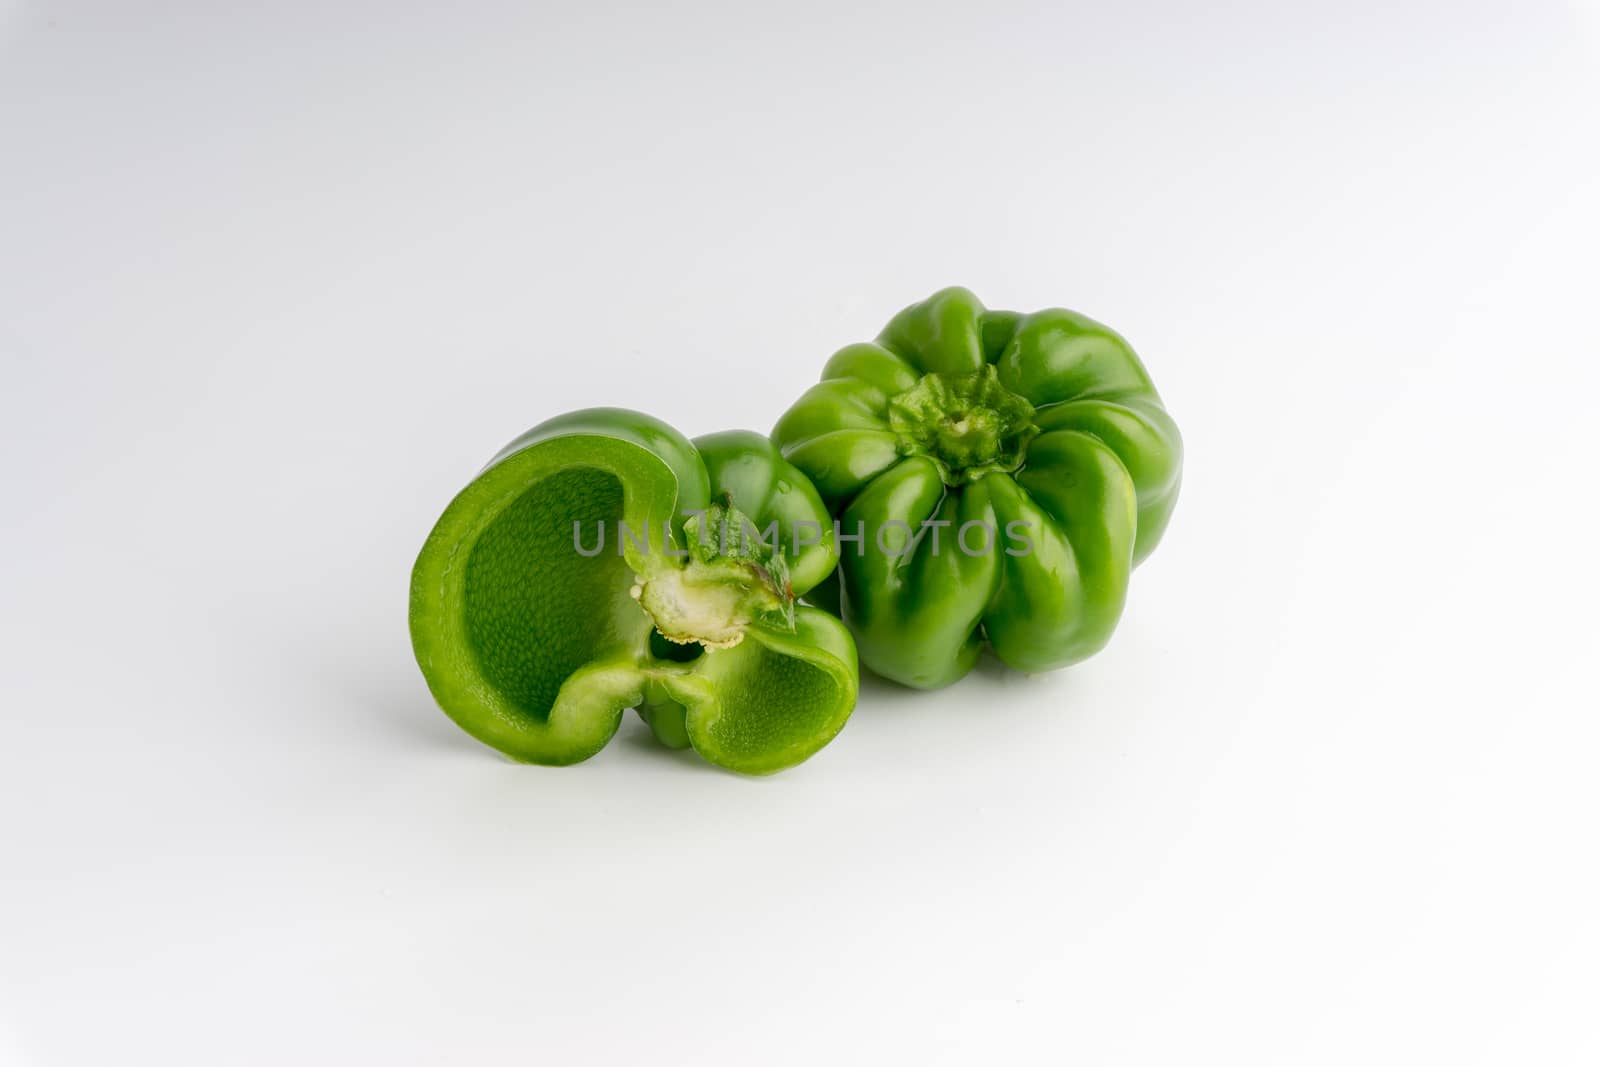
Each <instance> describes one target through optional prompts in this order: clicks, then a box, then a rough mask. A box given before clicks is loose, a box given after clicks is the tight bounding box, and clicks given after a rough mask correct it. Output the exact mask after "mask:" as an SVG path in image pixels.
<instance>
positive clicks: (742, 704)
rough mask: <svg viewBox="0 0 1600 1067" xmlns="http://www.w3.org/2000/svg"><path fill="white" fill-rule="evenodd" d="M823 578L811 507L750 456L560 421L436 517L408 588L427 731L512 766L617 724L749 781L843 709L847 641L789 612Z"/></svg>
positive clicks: (824, 534) (592, 418)
mask: <svg viewBox="0 0 1600 1067" xmlns="http://www.w3.org/2000/svg"><path fill="white" fill-rule="evenodd" d="M836 558H837V555H836V551H835V547H834V540H833V530H832V523H831V519H830V517H829V515H828V513H827V510H826V508H825V507H824V505H823V503H822V501H821V500H820V499H819V497H818V496H817V493H816V490H815V489H813V488H812V486H811V483H810V482H809V481H808V480H807V479H806V477H805V475H803V474H801V473H800V472H799V471H798V470H796V469H795V468H794V467H793V466H792V465H791V464H789V463H788V462H787V461H785V460H784V459H783V457H782V456H780V455H779V454H778V452H777V450H776V449H775V448H774V447H773V445H772V444H771V442H770V441H768V440H767V439H766V438H764V437H762V436H761V435H760V434H755V433H748V432H742V431H734V432H729V433H721V434H713V435H710V436H707V437H701V438H698V439H696V440H695V441H694V442H693V443H691V442H689V441H688V440H686V439H685V438H684V437H683V436H682V435H681V434H679V433H678V432H677V431H676V430H674V429H672V428H671V427H670V426H667V425H666V424H665V423H662V422H660V421H658V420H656V419H653V418H651V417H650V416H648V415H642V414H639V413H638V412H632V411H623V410H619V409H592V410H587V411H579V412H574V413H572V414H569V415H563V416H561V417H559V418H555V419H551V420H550V421H548V422H545V423H543V424H541V425H539V426H537V427H535V428H534V429H532V430H530V431H528V432H527V433H526V434H523V435H522V436H521V437H519V438H517V439H516V440H515V441H513V442H511V444H509V445H507V446H506V448H505V449H503V450H502V451H501V452H500V453H499V455H497V456H495V458H494V459H493V460H491V461H490V463H489V465H488V466H487V467H485V468H484V470H483V471H482V472H480V473H479V474H478V476H477V477H476V478H475V479H473V481H472V482H471V484H469V485H468V486H467V487H466V488H465V489H463V490H462V491H461V493H460V494H459V495H458V496H457V497H456V498H455V500H454V501H452V502H451V504H450V506H449V507H448V508H447V509H446V510H445V512H444V515H443V516H442V517H441V518H440V519H439V521H438V523H437V525H435V527H434V529H433V532H432V533H431V534H430V535H429V537H428V540H427V542H426V543H425V544H424V545H423V547H422V552H421V554H420V555H419V556H418V557H417V562H416V566H415V568H414V569H413V571H412V577H411V640H412V645H413V648H414V650H415V652H416V656H417V662H418V664H419V665H420V666H421V667H422V673H423V675H424V676H425V677H426V678H427V682H428V687H429V688H430V689H431V690H432V692H433V695H434V697H435V699H437V701H438V703H439V706H440V707H441V708H443V709H444V711H445V713H446V714H448V715H449V716H450V717H451V718H452V719H454V720H455V721H456V722H457V723H458V724H459V725H460V726H461V727H462V729H464V730H466V731H467V732H468V733H469V734H471V735H472V736H474V737H476V738H478V739H479V740H480V741H483V742H484V743H486V744H489V745H492V746H493V747H495V748H497V749H499V750H500V751H501V752H504V753H505V754H507V755H509V756H511V757H513V758H515V759H518V760H523V761H526V762H530V763H542V764H557V765H559V764H570V763H577V762H579V761H580V760H584V759H587V758H588V757H590V756H592V755H594V754H595V753H596V752H598V751H599V750H600V749H601V748H603V747H604V746H605V745H606V743H607V742H608V741H609V740H610V739H611V737H612V735H613V734H615V733H616V731H617V728H618V725H619V723H620V722H621V718H622V714H623V712H624V711H625V710H626V709H628V708H637V709H638V710H639V712H640V715H641V716H642V717H643V718H644V719H645V720H646V721H647V722H648V723H649V724H650V727H651V729H652V730H653V731H654V733H655V734H656V736H657V737H658V738H659V739H661V740H662V741H663V742H664V743H666V744H668V745H670V746H672V747H679V748H682V747H690V746H692V747H693V748H694V749H695V751H696V752H698V753H699V754H700V755H701V756H703V757H704V758H705V759H707V760H709V761H711V762H712V763H715V764H718V765H719V766H722V767H726V768H728V769H730V770H734V771H739V772H742V773H745V774H767V773H771V772H773V771H778V770H782V769H783V768H785V767H790V766H793V765H794V764H796V763H799V762H800V761H802V760H804V759H806V758H807V757H809V756H811V755H812V754H813V753H815V752H816V751H817V750H818V749H820V748H821V747H822V746H823V745H825V744H827V743H828V741H829V740H831V739H832V738H833V736H834V735H835V734H837V733H838V732H839V730H840V729H841V728H842V727H843V726H844V723H845V720H846V719H848V718H849V715H850V711H851V709H852V708H853V707H854V706H855V701H856V690H857V665H856V653H855V646H854V644H853V643H852V641H851V639H850V634H849V632H848V631H847V630H846V629H845V628H844V626H842V625H841V624H840V623H839V621H838V620H837V619H835V618H833V617H831V616H830V615H828V614H827V613H825V612H823V611H820V610H817V609H816V608H812V607H809V606H806V605H799V604H797V603H796V598H797V597H798V596H800V595H802V594H804V593H806V592H807V591H808V590H810V589H811V588H812V587H813V586H815V585H816V584H817V583H818V582H819V581H821V580H822V579H823V578H824V577H825V576H826V575H827V574H828V573H829V572H830V571H831V570H832V569H833V566H834V563H835V560H836Z"/></svg>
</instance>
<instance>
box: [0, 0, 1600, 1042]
mask: <svg viewBox="0 0 1600 1067" xmlns="http://www.w3.org/2000/svg"><path fill="white" fill-rule="evenodd" d="M424 6H425V5H420V4H417V5H411V4H404V3H400V4H397V3H376V2H374V3H371V4H349V3H345V4H332V5H330V4H321V3H279V4H244V3H239V4H202V3H199V2H195V3H189V4H181V3H165V4H162V3H141V4H125V3H114V2H104V3H82V4H72V3H61V4H51V3H42V2H40V3H28V2H23V3H20V4H18V3H12V4H10V5H9V6H5V5H4V4H0V11H3V12H4V14H3V15H0V359H3V360H4V373H3V375H0V442H3V444H0V473H3V492H0V514H3V520H4V521H3V526H0V536H3V544H0V583H3V584H0V612H3V614H0V656H3V668H0V670H3V674H0V1063H3V1064H6V1065H10V1064H17V1065H23V1067H35V1065H37V1067H54V1065H67V1064H115V1065H122V1064H159V1065H162V1067H172V1065H187V1064H203V1065H216V1064H273V1065H279V1064H285V1063H317V1064H324V1063H327V1064H349V1063H362V1064H367V1063H371V1064H383V1065H402V1064H413V1063H417V1064H422V1063H474V1064H502V1063H504V1064H511V1063H516V1064H524V1063H596V1064H622V1063H696V1064H739V1065H750V1064H806V1065H814V1064H827V1063H854V1062H865V1063H874V1064H881V1063H914V1064H919V1065H921V1064H930V1063H946V1062H948V1063H960V1064H971V1063H979V1062H983V1063H1003V1064H1032V1063H1046V1062H1052V1063H1060V1062H1065V1061H1069V1060H1070V1061H1071V1062H1074V1063H1088V1064H1144V1063H1150V1064H1163V1065H1169V1064H1180V1063H1193V1062H1196V1061H1198V1060H1203V1059H1213V1058H1214V1059H1215V1060H1216V1061H1217V1062H1225V1063H1231V1064H1285V1063H1294V1064H1323V1063H1326V1064H1341V1065H1344V1064H1350V1063H1400V1064H1417V1063H1427V1062H1433V1063H1452V1064H1477V1063H1484V1064H1527V1063H1534V1064H1541V1065H1547V1064H1579V1063H1584V1064H1592V1063H1595V1062H1596V1061H1597V1059H1600V1023H1597V1019H1596V1005H1597V1002H1600V918H1597V914H1596V912H1597V906H1596V901H1597V899H1600V877H1597V872H1596V816H1597V813H1600V788H1597V785H1596V777H1595V775H1596V771H1595V765H1596V761H1597V757H1600V726H1597V712H1600V694H1597V686H1596V683H1595V681H1594V674H1595V671H1596V668H1597V667H1600V624H1597V621H1596V614H1595V611H1596V599H1597V594H1600V575H1597V562H1596V561H1597V559H1600V553H1597V551H1596V536H1597V535H1596V521H1595V520H1596V514H1597V508H1596V504H1595V500H1594V495H1595V493H1596V490H1597V481H1600V480H1597V478H1596V474H1595V471H1596V464H1597V462H1600V448H1597V445H1596V429H1595V416H1594V412H1595V405H1596V395H1597V394H1596V390H1597V387H1600V373H1597V370H1596V366H1597V359H1600V328H1597V314H1596V310H1597V308H1596V300H1597V293H1600V284H1597V283H1600V269H1597V264H1596V248H1597V242H1600V218H1597V201H1600V191H1597V190H1600V184H1597V183H1600V177H1597V174H1600V150H1597V134H1596V131H1597V129H1600V118H1597V116H1600V110H1597V107H1596V100H1597V97H1596V92H1595V91H1596V87H1597V82H1600V76H1597V71H1600V47H1597V30H1600V17H1597V14H1596V12H1595V10H1594V9H1593V8H1580V7H1568V6H1560V5H1542V4H1533V3H1527V4H1513V3H1507V4H1504V5H1482V4H1465V5H1463V4H1459V3H1437V4H1415V3H1402V4H1398V5H1396V4H1384V5H1370V7H1369V6H1368V5H1352V4H1343V3H1342V4H1329V5H1326V6H1325V7H1323V8H1320V9H1319V8H1316V7H1303V8H1299V9H1294V8H1292V7H1290V6H1286V5H1274V4H1268V3H1261V4H1220V5H1219V4H1205V5H1194V6H1189V5H1177V4H1173V5H1171V6H1167V5H1161V4H1136V5H1132V6H1127V5H1110V4H1085V5H1077V6H1075V7H1073V8H1067V7H1064V6H1062V5H1053V4H1037V5H1031V6H1013V5H1001V4H983V5H978V4H935V5H929V4H915V5H913V4H905V5H900V6H893V7H891V6H888V5H862V4H854V3H852V4H839V5H824V6H820V7H819V6H815V5H785V6H784V7H783V8H782V9H779V8H776V7H772V8H766V7H765V6H764V5H745V4H736V3H733V2H732V0H727V2H724V3H722V4H720V5H708V4H698V5H693V6H688V7H685V6H680V5H653V4H652V5H647V4H644V3H639V4H636V5H633V6H623V5H610V6H595V5H580V4H576V3H575V4H570V5H557V4H553V3H547V4H542V5H541V4H505V5H499V6H496V5H490V4H476V5H473V4H464V5H426V6H427V7H432V8H435V9H436V10H434V11H433V13H432V14H424V13H422V10H423V8H424ZM949 284H962V285H966V286H969V287H971V288H972V289H974V290H975V291H976V292H977V293H978V294H979V295H980V296H981V297H982V298H983V299H984V300H985V301H987V302H988V303H990V304H991V305H993V306H1000V307H1015V308H1022V309H1033V308H1037V307H1042V306H1049V305H1061V304H1064V305H1067V306H1071V307H1073V308H1076V309H1078V310H1081V311H1084V312H1086V313H1088V314H1090V315H1093V316H1095V317H1096V318H1099V319H1101V320H1103V321H1105V322H1107V323H1110V324H1112V325H1113V326H1115V327H1116V328H1118V329H1119V330H1121V331H1122V332H1123V333H1124V334H1125V335H1126V336H1127V337H1129V338H1130V339H1131V340H1132V342H1133V343H1134V345H1135V346H1136V347H1137V348H1138V349H1139V351H1140V352H1141V353H1142V355H1143V356H1144V358H1145V360H1146V362H1147V364H1148V365H1149V367H1150V369H1151V372H1152V374H1153V375H1154V376H1155V378H1156V381H1157V383H1158V385H1159V386H1160V388H1161V390H1162V392H1163V394H1164V396H1165V397H1166V399H1167V402H1168V404H1169V406H1170V408H1171V410H1172V411H1173V413H1174V414H1175V415H1176V417H1177V419H1178V421H1179V423H1180V425H1181V426H1182V428H1183V431H1184V434H1185V438H1186V443H1187V450H1188V451H1187V469H1186V480H1185V487H1184V491H1183V499H1182V500H1181V501H1180V503H1179V506H1178V510H1177V515H1176V518H1175V520H1174V522H1173V525H1172V528H1171V530H1170V533H1169V535H1168V537H1167V539H1166V542H1165V543H1164V544H1163V545H1162V547H1161V549H1160V550H1159V551H1158V552H1157V553H1156V554H1155V556H1154V557H1153V558H1152V559H1151V561H1150V562H1149V563H1148V564H1147V565H1146V566H1144V567H1143V568H1141V570H1140V571H1139V572H1138V574H1137V575H1136V576H1135V581H1134V586H1133V590H1132V595H1131V599H1130V602H1129V606H1128V611H1127V614H1126V616H1125V621H1124V622H1123V625H1122V627H1121V629H1120V631H1119V633H1118V634H1117V636H1116V639H1115V640H1114V642H1113V643H1112V645H1111V647H1110V648H1109V649H1108V650H1107V651H1105V652H1104V653H1103V654H1101V655H1099V656H1097V657H1096V658H1094V659H1092V660H1090V661H1089V662H1087V663H1085V664H1083V665H1081V666H1079V667H1076V668H1074V669H1072V670H1070V671H1067V672H1063V673H1059V674H1054V675H1050V676H1045V677H1037V678H1023V677H1018V676H1013V675H1009V674H1007V673H1005V672H1004V671H1002V670H1000V669H999V668H998V667H995V666H994V665H992V664H989V665H986V666H983V667H981V668H980V669H979V670H978V671H977V672H976V673H975V674H974V675H973V676H971V677H970V678H968V679H967V680H965V681H963V682H962V683H960V684H958V685H956V686H954V687H952V688H950V689H948V690H945V691H943V692H939V693H936V694H932V695H919V694H913V693H910V692H907V691H904V690H899V689H896V688H893V687H891V686H888V685H885V684H883V683H880V682H876V681H873V680H871V679H868V680H867V681H865V682H864V685H863V691H862V696H861V702H860V705H859V708H858V710H857V712H856V714H855V717H854V719H853V720H852V722H851V723H850V725H849V726H848V727H847V728H846V730H845V732H844V733H843V734H842V735H841V736H840V737H839V739H838V740H837V741H836V742H835V743H834V744H833V745H832V746H831V747H830V748H828V749H826V750H825V751H824V752H823V753H822V754H821V755H819V756H818V757H817V758H815V759H814V760H812V761H811V762H810V763H808V764H806V765H805V766H803V767H801V768H799V769H797V770H795V771H792V772H789V773H786V774H782V775H779V776H777V777H775V778H772V779H768V780H758V781H749V780H743V779H740V778H737V777H734V776H731V775H728V774H724V773H720V772H717V771H715V770H713V769H711V768H710V767H708V766H707V765H705V764H702V763H700V762H699V761H697V760H696V759H695V758H694V757H692V756H690V755H684V754H676V755H675V754H672V753H668V752H665V751H663V750H660V749H658V748H656V747H655V746H654V745H653V743H651V742H650V740H649V738H648V735H647V733H646V731H645V730H644V729H643V728H642V727H641V726H640V725H639V724H638V723H637V721H635V720H633V719H631V718H630V720H629V721H628V723H627V724H626V725H625V727H624V729H623V731H622V733H620V734H619V735H618V737H617V738H616V740H615V741H614V742H613V743H612V745H611V746H610V747H609V748H608V749H607V750H606V751H605V752H603V753H602V754H601V755H600V756H598V757H597V758H595V759H594V760H592V761H591V762H589V763H588V764H585V765H582V766H579V767H576V768H573V769H567V770H550V769H542V768H537V767H522V766H514V765H512V764H510V763H507V762H505V761H503V760H502V759H500V758H498V757H497V756H495V755H494V754H493V753H492V752H490V751H488V750H487V749H485V748H483V747H481V746H479V745H478V744H476V743H475V742H473V741H471V740H470V739H469V738H467V737H466V736H465V735H464V734H462V733H460V732H459V731H458V730H457V729H456V728H455V727H454V726H453V725H452V724H451V723H450V722H449V721H448V720H447V719H446V718H445V717H444V716H443V715H442V714H441V713H440V712H438V711H437V710H436V709H435V708H434V706H433V705H432V702H431V700H430V698H429V695H428V692H427V690H426V688H425V687H424V685H423V681H422V678H421V676H420V674H419V673H418V671H417V669H416V667H415V664H414V663H413V661H412V659H411V653H410V648H409V644H408V640H407V635H406V593H407V582H408V574H409V568H410V566H411V563H412V560H413V558H414V555H415V552H416V550H417V548H418V547H419V546H420V545H421V543H422V540H423V537H424V536H425V535H426V533H427V531H428V529H429V528H430V526H431V525H432V523H433V521H434V519H435V518H436V517H437V515H438V513H439V512H440V511H441V510H442V509H443V507H444V505H445V504H446V502H447V501H448V500H449V499H450V497H451V496H452V495H453V494H454V493H455V491H456V490H457V489H459V488H460V487H461V486H462V485H463V484H465V482H466V481H467V480H468V479H469V478H470V477H471V476H472V475H473V473H474V472H475V471H476V470H477V468H478V467H479V465H480V464H481V463H482V462H484V461H485V460H486V459H487V458H488V457H489V456H490V455H492V454H493V453H494V452H495V451H496V450H497V449H498V448H499V447H500V445H502V444H503V443H504V442H505V441H507V440H508V439H510V438H511V437H513V436H515V435H516V434H517V433H519V432H520V431H522V430H523V429H525V428H526V427H528V426H530V425H532V424H533V423H536V422H538V421H540V420H542V419H544V418H546V417H548V416H550V415H552V414H555V413H558V412H561V411H564V410H567V409H570V408H574V407H581V406H589V405H595V404H605V405H623V406H632V407H639V408H644V409H648V410H650V411H652V412H655V413H657V414H659V415H661V416H663V417H665V418H667V419H668V420H669V421H671V422H673V423H675V424H676V425H677V426H679V427H680V428H682V429H683V430H685V431H686V432H689V433H691V434H696V433H703V432H708V431H711V430H716V429H723V428H728V427H734V426H743V427H751V428H756V429H767V428H768V427H770V425H771V423H772V422H773V420H774V419H775V418H776V417H777V416H778V414H779V413H780V412H781V411H782V410H783V409H784V408H785V406H787V404H788V403H789V402H790V401H791V400H793V399H794V398H795V397H796V396H797V395H798V394H799V393H800V392H801V391H802V390H803V389H804V388H805V387H806V386H807V385H808V384H809V383H810V382H811V381H812V380H814V378H815V377H816V375H817V372H818V370H819V369H820V367H821V364H822V361H823V360H824V359H825V358H826V356H827V355H828V354H829V353H830V352H831V351H832V350H833V349H834V348H836V347H838V346H840V345H842V344H844V343H846V342H849V341H853V340H858V339H865V338H867V337H869V336H871V335H872V334H873V333H875V332H876V331H877V329H878V328H879V327H880V326H881V325H882V323H883V322H884V321H885V320H886V319H887V318H888V316H889V315H890V314H891V313H893V312H894V311H895V310H897V309H898V308H899V307H901V306H902V305H904V304H907V303H910V302H912V301H914V300H917V299H920V298H922V297H924V296H926V295H928V294H929V293H931V292H932V291H933V290H934V289H936V288H938V287H941V286H944V285H949Z"/></svg>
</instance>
